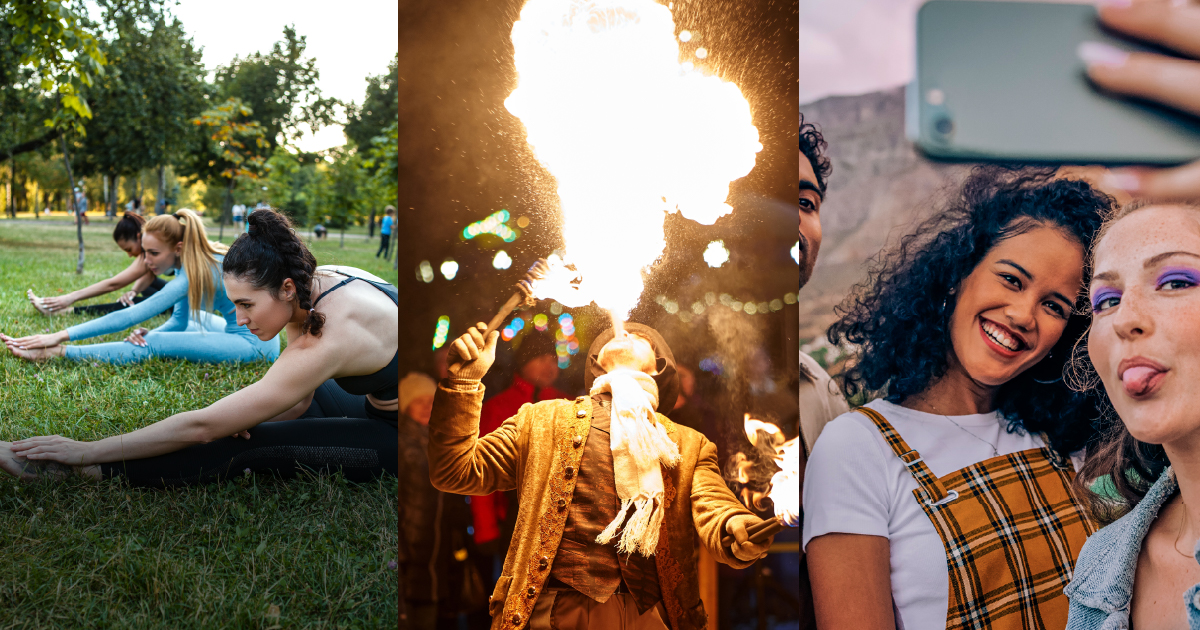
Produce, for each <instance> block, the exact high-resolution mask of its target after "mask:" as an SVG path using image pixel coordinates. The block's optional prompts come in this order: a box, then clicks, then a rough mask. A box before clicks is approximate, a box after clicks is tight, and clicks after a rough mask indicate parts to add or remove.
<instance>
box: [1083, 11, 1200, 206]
mask: <svg viewBox="0 0 1200 630" xmlns="http://www.w3.org/2000/svg"><path fill="white" fill-rule="evenodd" d="M1100 21H1101V23H1103V24H1104V25H1105V26H1107V27H1108V28H1111V29H1112V30H1114V31H1117V32H1119V33H1123V34H1125V35H1128V36H1130V37H1135V38H1137V39H1140V40H1143V41H1146V42H1150V43H1152V44H1157V45H1159V46H1162V47H1164V48H1168V49H1170V50H1172V51H1174V52H1176V53H1178V54H1179V55H1182V56H1185V57H1187V59H1178V58H1173V57H1167V56H1164V55H1158V54H1154V53H1147V52H1134V53H1126V52H1124V51H1121V50H1119V49H1116V48H1113V47H1111V46H1108V45H1105V44H1098V43H1092V42H1089V43H1087V44H1085V45H1084V46H1081V47H1080V56H1081V57H1083V59H1084V61H1085V62H1087V64H1088V66H1087V73H1088V78H1090V79H1091V80H1092V81H1093V82H1094V83H1095V84H1096V85H1097V86H1098V87H1100V88H1101V89H1103V90H1105V91H1108V92H1112V93H1116V94H1123V95H1127V96H1134V97H1138V98H1144V99H1148V100H1153V101H1157V102H1159V103H1162V104H1164V105H1168V106H1170V107H1173V108H1175V109H1178V110H1180V111H1184V112H1187V113H1190V114H1192V115H1194V116H1200V61H1196V60H1200V5H1195V4H1192V5H1188V4H1187V3H1184V2H1165V1H1151V0H1147V1H1143V2H1129V1H1128V0H1126V1H1124V2H1109V3H1107V4H1105V5H1103V6H1101V7H1100ZM1102 186H1103V187H1111V188H1116V189H1119V190H1123V191H1125V192H1127V193H1129V194H1131V195H1134V196H1137V197H1148V198H1153V199H1161V200H1180V199H1190V200H1196V199H1200V161H1196V162H1192V163H1190V164H1186V165H1184V166H1178V167H1175V168H1168V169H1152V168H1122V169H1114V170H1112V171H1110V172H1109V173H1108V175H1107V176H1106V177H1105V178H1104V181H1103V183H1102Z"/></svg>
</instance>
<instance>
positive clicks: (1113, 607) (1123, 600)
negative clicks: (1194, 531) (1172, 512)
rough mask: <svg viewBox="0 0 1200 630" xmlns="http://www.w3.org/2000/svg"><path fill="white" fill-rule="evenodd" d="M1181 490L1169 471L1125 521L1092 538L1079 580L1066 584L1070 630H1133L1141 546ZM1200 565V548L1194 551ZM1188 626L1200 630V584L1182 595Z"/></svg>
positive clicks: (1084, 553) (1078, 567)
mask: <svg viewBox="0 0 1200 630" xmlns="http://www.w3.org/2000/svg"><path fill="white" fill-rule="evenodd" d="M1178 488H1179V485H1178V484H1177V483H1176V482H1175V473H1174V472H1172V471H1171V469H1170V468H1169V467H1168V468H1167V469H1166V470H1165V471H1163V474H1162V476H1160V477H1159V478H1158V481H1156V482H1154V485H1153V486H1150V491H1149V492H1147V493H1146V496H1145V497H1144V498H1142V500H1141V501H1140V502H1138V504H1137V505H1136V506H1135V507H1134V508H1133V510H1131V511H1130V512H1129V513H1128V514H1126V515H1125V516H1122V517H1121V518H1120V519H1118V520H1117V521H1116V522H1115V523H1112V524H1110V525H1108V526H1106V527H1103V528H1101V529H1100V531H1098V532H1096V533H1095V534H1093V535H1092V537H1091V538H1088V539H1087V542H1086V543H1084V544H1083V549H1082V550H1081V551H1080V552H1079V560H1078V561H1076V563H1075V576H1074V579H1072V580H1071V583H1070V584H1069V585H1067V588H1066V595H1067V598H1068V599H1070V602H1071V606H1070V612H1069V613H1068V614H1067V630H1128V628H1129V604H1130V602H1131V601H1132V599H1133V576H1134V573H1135V572H1136V571H1137V561H1138V554H1140V553H1141V551H1142V541H1143V540H1145V538H1146V533H1147V532H1149V531H1150V525H1151V524H1152V523H1154V519H1155V518H1156V517H1157V516H1158V511H1159V509H1160V508H1162V506H1163V504H1164V503H1166V502H1167V499H1170V498H1171V496H1172V495H1174V494H1175V491H1176V490H1177V489H1178ZM1193 554H1194V555H1195V556H1196V561H1197V562H1200V544H1198V545H1197V548H1196V550H1194V551H1193ZM1183 600H1184V606H1185V608H1186V609H1187V617H1188V627H1189V628H1191V630H1200V584H1197V585H1195V586H1192V587H1191V588H1189V589H1188V590H1187V592H1186V593H1184V594H1183Z"/></svg>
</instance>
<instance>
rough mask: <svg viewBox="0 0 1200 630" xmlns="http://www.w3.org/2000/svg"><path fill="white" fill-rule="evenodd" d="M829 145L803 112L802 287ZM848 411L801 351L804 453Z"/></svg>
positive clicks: (815, 236) (813, 256) (814, 240)
mask: <svg viewBox="0 0 1200 630" xmlns="http://www.w3.org/2000/svg"><path fill="white" fill-rule="evenodd" d="M826 147H827V145H826V143H825V138H824V137H823V136H822V135H821V132H820V130H818V129H817V128H816V126H814V125H813V124H811V123H805V122H804V115H803V114H801V115H800V177H799V186H800V201H799V203H800V256H799V258H800V288H801V289H803V288H804V285H805V284H807V283H808V280H809V278H811V277H812V273H813V267H815V266H816V264H817V251H818V250H820V249H821V204H822V203H824V201H825V190H826V188H827V186H828V178H829V174H830V172H832V170H833V166H832V165H831V164H830V163H829V158H828V157H825V155H824V151H825V149H826ZM847 411H849V406H848V405H847V404H846V400H845V398H843V397H842V394H841V392H839V391H838V390H837V388H836V386H835V385H834V384H833V382H832V381H831V380H830V378H829V375H828V374H826V373H825V370H824V369H823V368H822V367H821V365H820V364H819V363H817V362H816V360H814V359H813V358H812V357H810V356H808V355H807V354H804V353H803V352H801V353H800V439H801V441H803V442H804V455H805V456H807V455H808V454H809V453H810V452H812V447H813V443H815V442H816V441H817V436H818V435H820V434H821V429H823V428H825V425H826V424H827V423H828V422H829V421H830V420H833V419H834V418H836V417H838V416H840V415H841V414H843V413H846V412H847Z"/></svg>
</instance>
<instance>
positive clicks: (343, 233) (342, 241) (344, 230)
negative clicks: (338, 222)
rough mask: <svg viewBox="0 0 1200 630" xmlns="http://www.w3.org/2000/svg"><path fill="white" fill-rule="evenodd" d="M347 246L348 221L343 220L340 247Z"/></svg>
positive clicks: (339, 240)
mask: <svg viewBox="0 0 1200 630" xmlns="http://www.w3.org/2000/svg"><path fill="white" fill-rule="evenodd" d="M345 246H346V221H342V235H341V237H340V238H339V239H338V247H345Z"/></svg>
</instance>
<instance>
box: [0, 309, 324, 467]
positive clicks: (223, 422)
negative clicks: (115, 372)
mask: <svg viewBox="0 0 1200 630" xmlns="http://www.w3.org/2000/svg"><path fill="white" fill-rule="evenodd" d="M143 304H145V302H143ZM333 350H335V349H334V348H333V344H313V346H311V347H307V348H299V347H295V346H288V348H287V349H286V350H284V352H283V354H281V355H280V356H279V359H277V360H276V361H275V363H274V364H273V365H272V366H271V368H270V369H268V370H267V373H266V375H264V376H263V378H262V380H260V381H258V382H256V383H254V384H252V385H250V386H248V387H246V388H244V389H241V390H239V391H236V392H234V393H232V394H230V395H228V396H226V397H224V398H222V399H221V400H218V401H217V402H215V403H213V404H211V405H209V406H208V407H205V408H204V409H197V410H195V411H185V412H183V413H178V414H175V415H173V416H171V417H169V418H167V419H165V420H160V421H158V422H155V423H154V424H151V425H149V426H147V427H143V428H141V429H138V430H136V431H132V432H130V433H125V434H122V435H116V436H113V437H108V438H104V439H103V440H99V441H96V442H78V441H75V440H70V439H67V438H63V437H59V436H48V437H35V438H29V439H25V440H18V441H16V442H13V445H12V449H13V452H14V453H15V454H17V455H19V456H21V457H25V458H28V459H31V460H49V461H56V462H61V463H63V464H70V465H72V466H86V465H91V464H99V463H106V462H116V461H122V460H126V459H142V458H145V457H154V456H155V455H163V454H166V453H171V452H174V451H177V450H179V449H182V448H185V447H188V446H192V445H195V444H204V443H206V442H211V441H213V440H216V439H218V438H222V437H228V436H230V435H233V434H235V433H239V432H242V431H245V430H247V429H252V428H253V427H255V426H257V425H258V424H260V423H262V422H264V421H267V420H271V419H273V418H275V417H276V416H279V415H280V414H282V413H285V412H287V411H289V410H291V409H294V407H295V406H296V405H297V404H298V403H299V402H301V401H302V400H304V399H305V398H307V397H308V396H310V395H311V394H312V392H313V391H315V390H316V389H317V387H319V386H320V385H321V383H324V382H325V381H326V380H327V379H329V378H331V377H333V376H334V375H336V374H337V370H338V369H339V367H340V363H339V359H338V356H339V353H338V352H335V351H333ZM251 439H253V437H251Z"/></svg>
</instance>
